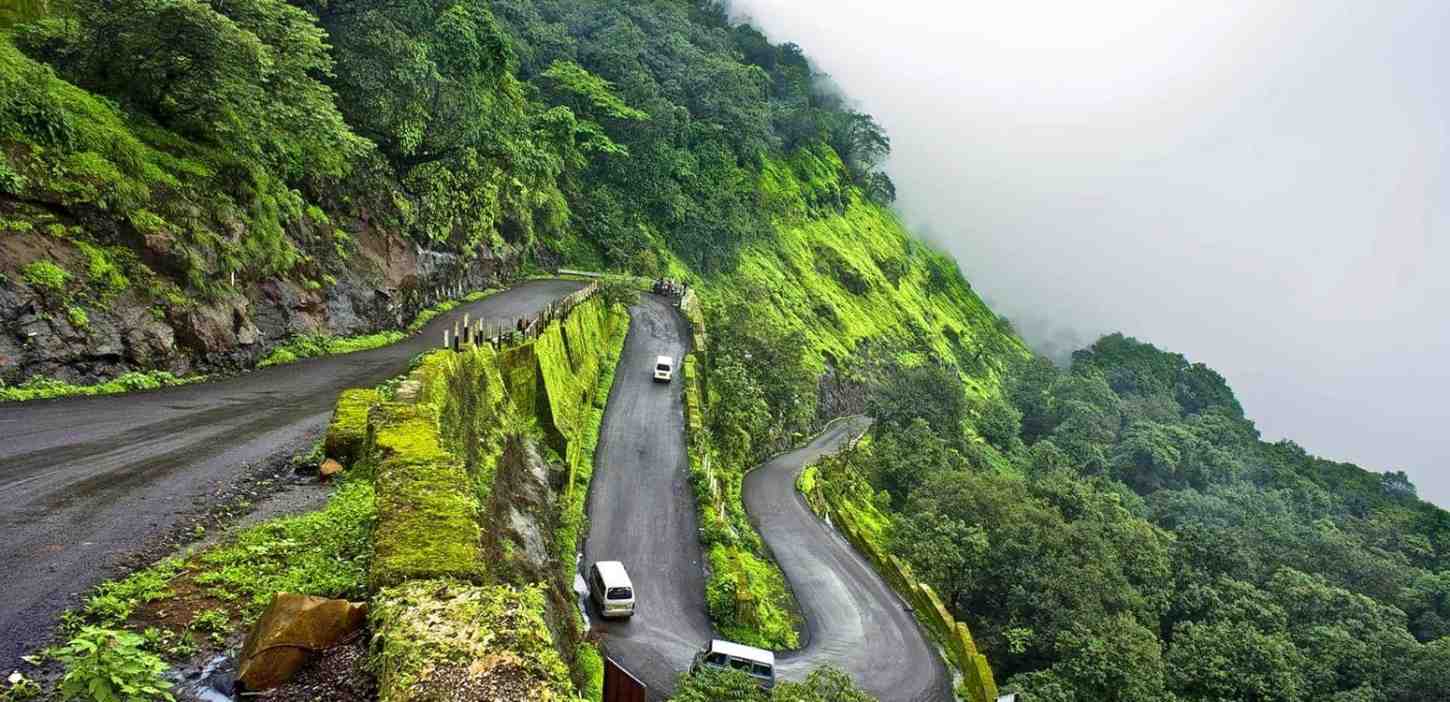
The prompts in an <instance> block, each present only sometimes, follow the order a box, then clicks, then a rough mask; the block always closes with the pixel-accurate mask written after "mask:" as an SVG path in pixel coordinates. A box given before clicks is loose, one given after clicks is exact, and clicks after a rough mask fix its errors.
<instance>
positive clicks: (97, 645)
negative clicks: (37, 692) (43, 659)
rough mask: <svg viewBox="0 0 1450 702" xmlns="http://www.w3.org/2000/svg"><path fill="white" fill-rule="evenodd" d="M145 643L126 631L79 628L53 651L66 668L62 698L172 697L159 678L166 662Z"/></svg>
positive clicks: (98, 701) (132, 701) (101, 701)
mask: <svg viewBox="0 0 1450 702" xmlns="http://www.w3.org/2000/svg"><path fill="white" fill-rule="evenodd" d="M144 643H145V639H143V638H141V636H140V635H138V634H133V633H131V632H129V631H117V630H112V629H101V628H97V627H86V628H84V629H82V630H81V632H80V633H79V634H78V635H76V637H75V638H73V639H71V640H70V642H69V643H67V644H66V645H65V646H63V647H62V648H61V649H60V650H59V651H58V652H57V653H56V658H57V660H59V661H60V662H61V664H62V665H63V666H64V667H65V677H63V678H62V679H61V687H60V694H61V697H62V698H63V699H67V700H73V699H82V700H90V701H91V702H142V701H143V700H168V702H169V701H171V700H174V699H175V698H174V697H172V696H171V693H170V692H168V691H167V689H168V688H169V687H170V684H169V683H168V682H167V681H166V679H165V678H164V677H162V674H163V673H165V672H166V663H165V662H163V661H162V660H161V658H159V657H158V656H156V655H155V654H151V653H147V652H146V651H145V650H143V649H142V645H143V644H144Z"/></svg>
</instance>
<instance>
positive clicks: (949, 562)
mask: <svg viewBox="0 0 1450 702" xmlns="http://www.w3.org/2000/svg"><path fill="white" fill-rule="evenodd" d="M950 380H951V376H950V375H949V374H934V375H932V376H931V377H925V376H923V377H914V376H913V375H912V374H907V375H905V376H899V375H898V376H893V377H886V378H883V379H882V380H881V381H880V382H881V386H880V388H879V389H878V391H877V392H876V393H874V395H875V397H876V398H878V399H876V400H874V402H875V404H876V408H875V409H876V412H875V413H876V414H877V416H878V417H881V418H882V421H881V422H880V424H879V426H878V428H877V430H876V432H875V436H874V437H873V440H872V441H871V442H869V443H866V444H863V445H862V446H861V447H860V448H858V449H857V450H855V451H854V452H852V453H850V454H848V455H845V456H843V457H841V458H839V459H837V460H835V461H833V462H831V463H830V464H829V465H828V466H827V468H826V470H825V471H824V473H823V474H824V475H827V476H830V477H831V478H833V479H834V480H835V481H836V485H835V489H840V490H846V491H851V492H854V493H855V494H857V495H859V496H860V497H861V499H863V500H869V501H872V502H873V503H874V506H876V507H877V508H879V509H880V510H881V511H882V512H883V513H885V514H888V515H891V516H892V517H893V522H892V527H891V529H890V531H889V540H890V543H889V545H890V547H891V548H892V549H893V550H895V551H896V552H898V553H900V554H902V555H903V556H905V557H906V558H907V560H908V561H909V562H910V563H911V564H912V565H913V566H914V567H915V569H916V571H917V572H918V573H920V574H922V575H923V576H924V577H926V578H927V579H928V580H930V581H931V582H932V583H933V584H934V585H935V586H936V587H937V589H938V591H939V592H940V593H942V594H943V596H944V597H945V598H946V600H947V601H948V603H949V606H950V607H951V608H952V609H953V610H954V611H955V612H956V613H958V614H959V615H960V616H962V617H963V618H964V619H966V620H967V621H970V622H971V625H972V628H973V631H974V632H975V634H976V639H977V642H978V644H979V645H981V646H983V647H984V648H985V649H986V650H987V651H988V657H989V659H990V660H991V662H992V665H993V667H994V668H995V669H996V671H997V675H998V679H999V680H1004V681H1005V683H1006V684H1005V685H1004V689H1014V690H1020V691H1022V692H1023V698H1024V699H1029V700H1050V701H1053V702H1059V701H1070V700H1081V701H1086V700H1144V701H1146V700H1165V699H1177V700H1195V701H1196V700H1204V701H1207V700H1285V701H1289V700H1356V701H1360V700H1363V701H1370V700H1424V701H1426V702H1428V701H1429V700H1443V699H1446V698H1447V696H1450V514H1447V513H1446V512H1445V511H1443V510H1440V509H1437V508H1435V507H1434V506H1432V505H1430V504H1428V503H1424V502H1421V501H1419V500H1418V499H1416V497H1415V490H1414V487H1413V486H1412V485H1411V484H1410V482H1409V481H1408V480H1407V479H1406V477H1405V475H1404V474H1403V473H1385V474H1380V473H1372V472H1368V471H1365V470H1362V469H1360V468H1359V467H1357V466H1354V465H1349V464H1344V463H1335V462H1331V461H1326V460H1323V459H1319V458H1315V457H1313V456H1312V455H1310V454H1309V453H1307V452H1306V451H1305V450H1304V449H1303V448H1300V447H1299V446H1297V445H1296V444H1294V443H1292V442H1289V441H1283V442H1277V443H1267V442H1264V441H1261V440H1260V439H1259V433H1258V431H1257V430H1256V429H1255V428H1254V424H1253V422H1251V421H1250V420H1248V419H1247V418H1245V417H1244V413H1243V410H1242V408H1241V407H1240V406H1239V403H1238V402H1237V400H1235V398H1234V394H1233V392H1232V390H1231V389H1230V388H1229V387H1228V385H1227V384H1226V383H1225V382H1224V380H1223V378H1222V377H1221V376H1219V375H1218V374H1217V373H1215V372H1214V371H1213V370H1211V369H1209V368H1206V367H1204V366H1203V365H1201V364H1191V363H1189V362H1187V361H1186V360H1185V359H1184V357H1183V356H1181V355H1178V354H1174V353H1168V352H1164V351H1161V350H1159V349H1156V348H1154V347H1153V346H1151V345H1149V344H1145V343H1143V342H1140V341H1137V340H1135V339H1131V338H1125V337H1123V336H1121V335H1112V336H1107V337H1104V338H1102V339H1101V340H1099V341H1098V342H1097V343H1095V344H1094V345H1093V346H1091V347H1090V348H1087V349H1083V350H1081V351H1078V352H1076V353H1075V354H1074V355H1073V358H1072V362H1071V365H1070V367H1069V368H1067V369H1065V370H1059V369H1058V368H1056V367H1054V366H1053V365H1052V364H1051V363H1050V362H1048V361H1047V360H1045V359H1041V358H1039V359H1035V360H1033V361H1030V362H1026V363H1023V364H1021V365H1019V366H1018V367H1017V368H1016V369H1015V371H1014V372H1013V373H1012V374H1011V376H1010V379H1009V381H1008V382H1007V384H1006V385H1005V387H1004V390H1005V392H1004V395H1003V397H1002V398H1001V399H1000V400H996V401H993V402H992V403H991V405H992V406H991V407H990V408H986V409H984V410H983V411H982V412H981V415H980V416H981V419H979V420H978V421H977V428H978V431H979V432H980V433H981V434H982V436H983V437H984V438H985V440H986V441H987V442H988V443H987V444H972V443H964V442H962V441H960V440H959V439H957V438H955V437H956V436H957V435H958V433H959V432H957V431H956V427H957V424H958V422H961V421H962V417H961V416H960V414H959V413H949V412H941V411H940V408H941V407H942V405H941V404H940V403H938V402H934V401H924V400H926V399H927V398H932V397H935V396H937V395H938V394H939V393H940V384H941V383H943V382H949V381H950Z"/></svg>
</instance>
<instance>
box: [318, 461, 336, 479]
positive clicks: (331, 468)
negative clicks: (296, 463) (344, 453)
mask: <svg viewBox="0 0 1450 702" xmlns="http://www.w3.org/2000/svg"><path fill="white" fill-rule="evenodd" d="M341 472H342V464H341V463H338V462H337V461H334V460H332V459H331V458H329V459H327V460H325V461H323V462H322V467H320V468H318V469H317V474H318V475H320V476H322V477H323V478H324V479H327V478H331V477H332V476H334V475H337V474H339V473H341Z"/></svg>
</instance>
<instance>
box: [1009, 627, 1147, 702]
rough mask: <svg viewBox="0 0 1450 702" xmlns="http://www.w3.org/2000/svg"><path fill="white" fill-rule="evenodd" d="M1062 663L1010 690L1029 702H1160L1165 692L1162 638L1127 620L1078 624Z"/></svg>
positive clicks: (1066, 639) (1063, 648) (1065, 642)
mask: <svg viewBox="0 0 1450 702" xmlns="http://www.w3.org/2000/svg"><path fill="white" fill-rule="evenodd" d="M1057 647H1058V657H1057V661H1056V662H1054V663H1053V664H1052V666H1051V667H1049V668H1047V669H1046V670H1042V671H1037V672H1032V673H1027V674H1024V675H1019V676H1017V677H1014V678H1013V679H1012V680H1011V681H1010V683H1009V684H1008V687H1009V688H1015V689H1018V690H1020V691H1021V692H1022V693H1023V698H1024V699H1025V700H1027V701H1028V702H1040V701H1041V702H1048V701H1050V702H1079V701H1080V702H1089V701H1099V700H1101V701H1102V702H1158V701H1159V700H1163V699H1165V697H1166V696H1167V693H1166V690H1165V688H1164V679H1165V678H1164V668H1163V657H1162V651H1161V649H1160V647H1159V643H1158V637H1157V635H1155V634H1154V633H1153V632H1152V631H1149V630H1148V629H1146V628H1144V627H1143V626H1142V625H1141V624H1139V623H1138V622H1137V621H1135V620H1134V619H1133V618H1132V617H1131V616H1129V615H1127V614H1118V615H1117V616H1114V617H1111V618H1109V619H1108V620H1106V621H1104V622H1101V623H1094V624H1078V625H1076V626H1074V627H1073V628H1072V629H1071V630H1069V631H1067V632H1065V633H1064V634H1063V636H1062V637H1061V638H1060V639H1059V640H1058V644H1057Z"/></svg>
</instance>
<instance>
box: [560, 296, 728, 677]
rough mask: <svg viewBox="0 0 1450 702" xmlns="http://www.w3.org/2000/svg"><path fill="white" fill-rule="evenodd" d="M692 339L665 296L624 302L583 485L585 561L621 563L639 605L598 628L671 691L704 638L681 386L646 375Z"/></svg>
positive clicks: (610, 644) (627, 661) (622, 657)
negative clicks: (618, 343) (622, 325)
mask: <svg viewBox="0 0 1450 702" xmlns="http://www.w3.org/2000/svg"><path fill="white" fill-rule="evenodd" d="M689 343H690V330H689V327H688V325H687V324H686V323H685V321H684V319H683V318H681V317H680V315H678V314H676V313H675V310H674V309H673V308H672V307H671V306H670V303H668V302H666V301H665V299H664V298H660V297H656V296H653V295H642V296H640V302H639V303H638V304H636V305H635V306H634V307H633V308H632V309H631V310H630V321H629V334H628V335H627V336H626V337H625V340H624V351H623V353H621V354H620V358H619V366H618V368H617V370H616V371H615V376H614V387H613V389H611V390H610V392H609V404H608V405H607V406H606V408H605V410H604V420H603V422H602V423H601V425H600V429H599V445H598V447H597V448H596V449H595V469H594V477H593V479H592V481H591V485H590V488H589V537H588V538H587V539H586V540H585V542H584V563H583V565H584V566H585V567H587V566H588V564H590V563H593V562H595V561H622V562H623V563H624V567H625V569H626V570H628V571H629V574H630V579H631V580H633V581H634V598H635V603H636V605H635V614H634V616H633V617H631V618H629V619H623V620H609V621H600V620H598V619H597V618H596V619H595V620H594V625H593V626H594V628H595V630H596V631H600V632H603V633H604V637H605V646H606V648H607V649H608V651H609V654H610V655H611V656H612V657H614V659H615V660H617V661H619V662H620V663H621V664H623V665H624V666H625V667H626V668H628V669H629V671H630V672H631V673H633V674H634V675H635V676H636V677H639V678H640V679H641V680H643V681H644V682H645V684H647V685H649V687H650V690H651V692H653V693H656V694H657V693H659V692H663V691H667V690H671V689H673V687H674V680H675V677H676V675H678V674H679V672H680V671H682V670H685V669H687V668H689V666H690V659H691V657H693V656H694V654H695V651H698V650H699V649H700V647H701V645H702V644H704V643H705V642H706V641H708V640H709V639H710V637H711V627H710V620H709V619H708V618H707V617H706V615H705V576H704V570H703V564H702V562H701V554H700V540H699V539H700V537H699V534H698V533H697V530H698V522H697V520H696V516H695V492H694V490H693V489H692V488H691V487H690V481H689V465H688V458H687V456H686V454H685V415H684V410H685V404H684V397H683V395H682V393H681V389H682V388H683V387H684V386H683V384H682V383H680V382H679V381H678V379H677V380H676V382H673V383H669V384H664V383H655V382H654V378H653V371H654V366H655V357H656V356H665V355H667V356H670V357H672V358H674V359H675V360H676V364H682V359H683V358H684V357H685V354H686V353H688V352H689ZM592 615H593V612H592V610H591V616H592Z"/></svg>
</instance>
